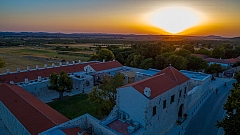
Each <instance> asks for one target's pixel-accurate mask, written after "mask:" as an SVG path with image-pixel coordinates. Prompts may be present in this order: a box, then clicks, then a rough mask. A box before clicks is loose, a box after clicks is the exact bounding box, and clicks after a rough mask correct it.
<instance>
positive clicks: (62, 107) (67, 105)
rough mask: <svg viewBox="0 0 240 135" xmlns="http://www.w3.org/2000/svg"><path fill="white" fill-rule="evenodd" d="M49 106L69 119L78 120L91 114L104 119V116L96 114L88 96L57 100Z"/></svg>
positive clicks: (80, 95) (82, 95) (81, 95)
mask: <svg viewBox="0 0 240 135" xmlns="http://www.w3.org/2000/svg"><path fill="white" fill-rule="evenodd" d="M48 105H49V106H51V107H52V108H53V109H55V110H57V111H58V112H60V113H61V114H63V115H64V116H66V117H67V118H69V119H73V118H76V117H78V116H80V115H83V114H85V113H88V114H91V115H92V116H94V117H96V118H102V116H98V115H95V114H94V109H93V108H94V107H93V106H92V105H90V103H89V101H88V95H87V94H79V95H74V96H71V97H65V99H64V100H56V101H53V102H51V103H48Z"/></svg>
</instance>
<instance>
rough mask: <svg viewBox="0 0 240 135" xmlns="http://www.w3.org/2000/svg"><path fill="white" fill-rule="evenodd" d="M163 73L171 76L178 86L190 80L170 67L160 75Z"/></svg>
mask: <svg viewBox="0 0 240 135" xmlns="http://www.w3.org/2000/svg"><path fill="white" fill-rule="evenodd" d="M162 73H166V74H167V75H169V76H170V77H171V78H172V79H173V80H174V81H176V82H177V83H178V84H182V83H184V82H186V81H187V80H189V79H190V78H188V77H187V76H185V75H184V74H182V73H181V72H179V71H178V70H177V69H176V68H174V67H172V66H168V67H167V68H165V69H163V70H161V71H160V72H159V73H158V74H162Z"/></svg>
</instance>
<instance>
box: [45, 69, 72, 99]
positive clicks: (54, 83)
mask: <svg viewBox="0 0 240 135" xmlns="http://www.w3.org/2000/svg"><path fill="white" fill-rule="evenodd" d="M72 88H73V85H72V80H71V78H70V77H68V74H67V72H66V71H61V72H60V74H59V75H57V74H56V73H55V72H53V73H52V74H51V75H50V86H48V89H49V90H55V91H57V92H58V93H59V99H63V93H64V92H71V91H72Z"/></svg>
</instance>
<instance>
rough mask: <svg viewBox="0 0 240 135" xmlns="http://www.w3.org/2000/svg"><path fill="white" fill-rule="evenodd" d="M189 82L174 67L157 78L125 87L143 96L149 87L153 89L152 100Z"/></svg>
mask: <svg viewBox="0 0 240 135" xmlns="http://www.w3.org/2000/svg"><path fill="white" fill-rule="evenodd" d="M188 80H189V78H188V77H187V76H185V75H183V74H182V73H181V72H179V71H178V70H177V69H175V68H174V67H171V66H169V67H167V68H165V69H163V70H162V71H160V72H159V73H157V74H156V75H155V76H152V77H149V78H147V79H144V80H141V81H138V82H134V83H131V84H128V85H125V86H123V87H128V86H132V87H133V88H135V89H136V90H137V91H139V92H140V93H142V94H143V95H144V89H145V88H146V87H148V88H150V89H151V98H155V97H157V96H159V95H161V94H163V93H164V92H167V91H168V90H170V89H172V88H174V87H176V86H177V85H179V84H182V83H184V82H186V81H188Z"/></svg>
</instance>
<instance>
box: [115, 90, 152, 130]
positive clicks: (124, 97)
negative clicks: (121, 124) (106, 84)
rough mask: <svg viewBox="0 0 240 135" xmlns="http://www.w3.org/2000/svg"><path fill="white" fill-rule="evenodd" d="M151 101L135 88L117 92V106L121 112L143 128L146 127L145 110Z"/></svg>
mask: <svg viewBox="0 0 240 135" xmlns="http://www.w3.org/2000/svg"><path fill="white" fill-rule="evenodd" d="M148 102H149V99H148V98H146V97H145V96H143V95H142V94H141V93H140V92H138V91H137V90H135V89H134V88H133V87H131V86H129V87H124V88H119V89H118V90H117V106H118V108H119V110H120V111H124V112H125V113H126V114H128V115H129V118H130V119H132V120H133V121H137V122H139V123H140V125H141V126H145V123H146V120H145V109H146V107H147V105H148Z"/></svg>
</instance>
